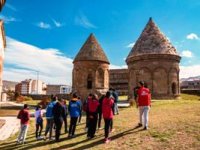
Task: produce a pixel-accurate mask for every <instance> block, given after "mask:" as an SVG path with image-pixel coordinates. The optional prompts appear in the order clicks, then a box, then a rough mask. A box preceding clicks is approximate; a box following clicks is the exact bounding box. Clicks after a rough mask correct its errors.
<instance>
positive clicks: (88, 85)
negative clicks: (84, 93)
mask: <svg viewBox="0 0 200 150" xmlns="http://www.w3.org/2000/svg"><path fill="white" fill-rule="evenodd" d="M87 89H92V74H88V77H87Z"/></svg>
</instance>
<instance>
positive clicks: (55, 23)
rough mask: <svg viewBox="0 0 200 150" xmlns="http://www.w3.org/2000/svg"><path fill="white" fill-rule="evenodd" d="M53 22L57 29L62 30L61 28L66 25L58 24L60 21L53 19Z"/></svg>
mask: <svg viewBox="0 0 200 150" xmlns="http://www.w3.org/2000/svg"><path fill="white" fill-rule="evenodd" d="M51 20H52V21H53V23H54V25H55V26H56V27H57V28H60V27H62V26H64V23H61V22H58V21H56V20H55V19H53V18H51Z"/></svg>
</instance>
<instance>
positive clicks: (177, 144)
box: [0, 94, 200, 150]
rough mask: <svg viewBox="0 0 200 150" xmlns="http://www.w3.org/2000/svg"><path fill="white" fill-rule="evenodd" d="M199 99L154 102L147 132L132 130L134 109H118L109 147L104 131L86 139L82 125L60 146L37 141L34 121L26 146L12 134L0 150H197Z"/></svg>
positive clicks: (135, 120)
mask: <svg viewBox="0 0 200 150" xmlns="http://www.w3.org/2000/svg"><path fill="white" fill-rule="evenodd" d="M199 99H200V97H199V96H193V95H186V94H182V95H181V99H179V100H169V101H167V100H164V101H163V100H162V101H154V102H153V103H152V107H151V110H150V120H149V127H150V129H149V130H148V131H143V130H141V128H137V129H136V128H134V127H135V126H136V125H137V123H138V110H137V109H136V108H135V107H130V108H126V109H124V108H123V109H120V115H116V116H115V118H114V128H115V129H116V131H115V132H113V133H111V135H110V136H111V139H112V141H111V142H110V143H109V144H104V143H103V138H104V131H103V130H100V131H98V133H96V137H95V138H94V139H92V140H87V138H86V134H85V131H84V127H85V124H84V123H83V124H80V125H78V126H77V131H76V134H77V137H75V138H73V139H68V138H67V135H66V134H63V135H62V136H61V139H62V140H61V142H59V143H55V142H54V141H48V140H47V141H36V140H35V137H34V130H35V127H34V119H32V120H31V124H30V128H29V131H28V137H27V143H26V144H25V145H16V144H15V139H16V136H17V135H14V136H13V137H11V138H9V139H8V140H5V141H3V142H0V149H16V150H17V149H24V150H25V149H34V150H35V149H36V150H37V149H38V150H41V149H42V150H45V149H80V150H82V149H94V150H96V149H99V150H102V149H149V150H150V149H151V150H153V149H168V150H177V149H178V150H182V149H183V150H184V149H185V150H187V149H198V148H199V147H200V130H199V129H200V120H199V119H200V100H199ZM68 121H69V120H68ZM83 121H85V118H83ZM102 124H103V123H102ZM62 132H63V131H62Z"/></svg>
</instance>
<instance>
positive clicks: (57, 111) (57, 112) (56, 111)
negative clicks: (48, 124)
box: [53, 99, 65, 142]
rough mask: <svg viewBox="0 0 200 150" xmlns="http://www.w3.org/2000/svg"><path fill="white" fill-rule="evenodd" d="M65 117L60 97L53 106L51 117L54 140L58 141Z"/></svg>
mask: <svg viewBox="0 0 200 150" xmlns="http://www.w3.org/2000/svg"><path fill="white" fill-rule="evenodd" d="M64 117H65V110H64V108H63V106H62V99H59V100H58V102H57V103H56V104H55V106H54V107H53V118H54V123H55V127H56V131H55V138H56V139H55V140H56V141H57V142H58V141H59V140H60V132H61V128H62V124H63V120H64Z"/></svg>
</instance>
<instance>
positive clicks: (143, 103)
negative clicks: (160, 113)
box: [136, 81, 151, 130]
mask: <svg viewBox="0 0 200 150" xmlns="http://www.w3.org/2000/svg"><path fill="white" fill-rule="evenodd" d="M139 87H140V88H139V89H138V91H137V99H136V104H137V107H139V116H140V123H139V124H138V126H139V127H141V126H142V117H144V130H147V129H148V115H149V110H150V106H151V93H150V91H149V89H148V88H147V87H144V82H143V81H140V82H139Z"/></svg>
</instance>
